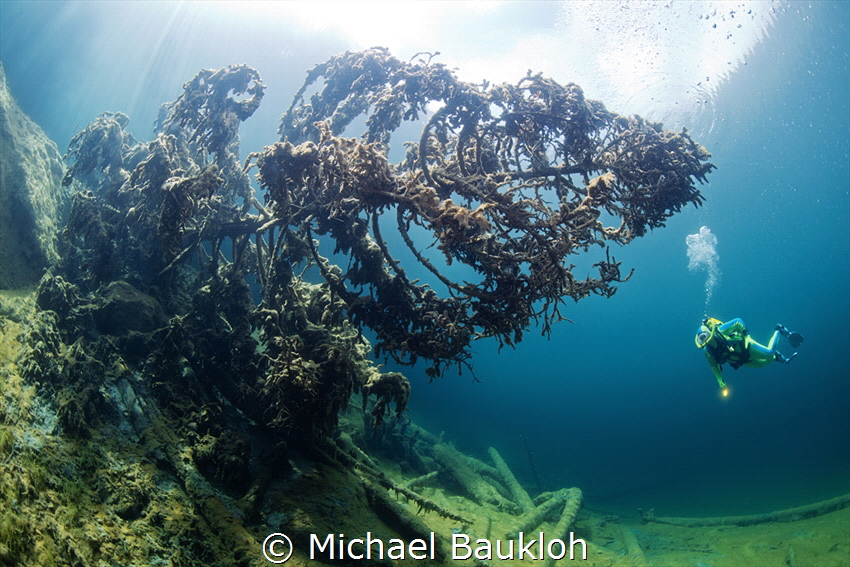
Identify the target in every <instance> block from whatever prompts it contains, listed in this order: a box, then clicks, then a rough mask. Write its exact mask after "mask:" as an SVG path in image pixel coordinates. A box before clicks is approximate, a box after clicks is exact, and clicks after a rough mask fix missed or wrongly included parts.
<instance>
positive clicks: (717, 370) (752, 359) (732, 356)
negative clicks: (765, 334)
mask: <svg viewBox="0 0 850 567" xmlns="http://www.w3.org/2000/svg"><path fill="white" fill-rule="evenodd" d="M779 335H780V332H779V329H777V330H776V331H774V333H773V336H772V337H770V342H768V343H767V346H764V345H762V344H760V343H757V342H756V341H754V340H753V339H752V337H750V333H749V331H747V326H746V325H745V324H744V321H742V320H741V319H740V318H737V319H732V320H731V321H727V322H725V323H723V324H721V325H718V327H717V330H716V332H715V334H714V337H713V338H712V339H711V340H710V341H709V342H708V344H706V345H705V356H706V358H708V364H709V365H710V366H711V370H712V372H714V377H715V378H716V379H717V383H718V384H720V387H721V388H725V387H726V382H724V381H723V375H722V365H723V364H725V363H728V364H729V365H730V366H731V367H732V368H734V369H736V370H737V369H738V368H740V367H741V366H753V367H756V368H758V367H761V366H766V365H768V364H770V363H771V362H773V361H775V360H781V361H783V362H786V361H787V360H788V359H786V358H785V357H784V356H782V355H781V354H779V353H777V352H776V341H777V340H778V339H779Z"/></svg>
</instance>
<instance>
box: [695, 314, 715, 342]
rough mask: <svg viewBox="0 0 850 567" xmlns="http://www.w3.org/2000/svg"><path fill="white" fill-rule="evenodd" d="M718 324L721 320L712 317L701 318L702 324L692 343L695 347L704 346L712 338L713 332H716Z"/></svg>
mask: <svg viewBox="0 0 850 567" xmlns="http://www.w3.org/2000/svg"><path fill="white" fill-rule="evenodd" d="M720 324H721V321H720V320H719V319H714V318H713V317H712V318H706V319H703V321H702V325H700V327H699V332H698V333H697V335H696V336H695V337H694V343H695V344H696V345H697V348H705V345H707V344H708V343H709V342H710V341H711V339H713V338H714V333H715V332H717V327H719V326H720Z"/></svg>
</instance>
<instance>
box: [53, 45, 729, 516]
mask: <svg viewBox="0 0 850 567" xmlns="http://www.w3.org/2000/svg"><path fill="white" fill-rule="evenodd" d="M314 85H320V87H316V90H317V91H318V92H316V93H315V94H314V95H312V96H311V97H309V98H307V91H308V89H310V88H311V87H314ZM264 88H265V86H264V84H263V82H262V81H261V79H260V76H259V73H258V72H257V71H256V70H254V69H252V68H250V67H248V66H246V65H232V66H229V67H226V68H223V69H219V70H202V71H201V72H199V73H198V75H197V76H195V78H193V79H192V80H191V81H189V82H187V83H186V84H185V85H184V89H183V93H182V94H181V95H180V96H179V97H178V98H177V99H176V100H174V101H173V102H171V103H168V104H166V105H164V106H163V108H162V113H161V116H160V120H159V122H158V129H157V136H156V138H155V139H154V140H153V141H151V142H149V143H138V142H137V141H136V140H135V139H134V138H133V137H132V136H130V135H129V134H128V133H127V132H126V131H125V128H126V126H127V124H128V118H127V117H126V116H124V115H123V114H120V113H106V114H104V115H102V116H101V117H100V118H98V119H97V120H96V121H95V122H94V123H93V124H91V125H90V126H89V127H87V128H86V129H85V130H84V131H82V132H81V133H80V134H78V135H77V136H75V137H74V139H73V140H72V142H71V145H70V147H69V149H68V154H67V156H66V158H67V160H68V163H69V168H68V173H67V175H66V177H65V179H64V181H63V182H64V183H65V184H67V185H73V187H74V188H75V189H77V192H76V194H75V198H74V204H73V207H72V210H71V213H70V219H69V222H68V226H67V229H66V231H65V235H64V236H65V238H64V239H63V246H64V247H65V253H64V255H63V259H62V262H60V265H59V266H58V267H57V269H56V273H55V275H56V277H57V278H58V277H61V278H63V280H64V281H66V282H70V283H72V284H73V285H74V286H76V288H75V289H78V291H79V296H80V297H79V298H77V299H74V301H70V300H66V301H64V302H59V303H61V304H55V303H56V301H52V300H51V297H46V296H45V297H44V298H41V300H43V302H44V303H45V305H49V306H51V307H53V308H54V309H53V310H55V311H57V313H60V312H67V313H68V314H69V317H66V318H65V319H66V320H65V321H63V323H62V325H61V326H62V327H63V332H65V333H66V335H67V338H68V339H69V340H71V339H73V340H76V338H78V337H81V336H87V335H89V334H91V330H90V329H86V328H85V327H86V324H87V323H86V321H87V319H86V315H85V313H83V312H82V311H79V310H78V309H76V305H77V304H79V305H83V304H85V303H86V302H93V303H94V304H98V305H99V304H100V303H102V302H104V301H106V300H107V299H108V298H106V297H105V296H104V294H105V293H106V290H108V289H110V288H109V286H110V285H113V283H114V282H124V284H125V287H126V288H127V289H132V290H135V291H137V292H138V293H139V294H142V295H139V297H142V296H150V297H151V298H153V299H154V300H156V302H157V303H158V304H159V305H160V306H161V310H162V313H160V314H159V315H158V317H157V318H156V321H161V322H167V324H166V323H161V324H162V328H161V329H159V330H158V331H157V332H156V333H155V334H153V335H152V336H148V337H144V338H142V339H140V338H138V337H127V339H126V340H127V345H126V348H127V349H129V350H132V354H133V357H134V358H135V359H136V360H138V361H139V362H141V361H145V364H146V368H147V370H146V371H147V372H148V373H149V374H150V375H151V376H156V380H159V382H158V383H160V384H162V386H161V388H162V389H163V390H167V391H168V392H173V393H174V394H175V395H176V394H177V393H178V392H180V391H183V390H184V389H185V388H184V387H182V386H181V387H178V386H176V385H174V384H172V383H171V378H170V377H172V376H174V375H177V376H181V377H182V378H183V379H185V380H186V381H187V382H193V381H194V380H196V378H197V380H198V381H199V382H200V383H203V384H206V383H209V382H211V383H214V384H215V385H216V387H217V388H218V389H219V390H220V392H221V393H222V395H223V396H224V397H226V398H227V399H228V400H229V401H230V403H232V404H233V405H235V406H236V407H238V408H239V409H240V410H241V411H243V412H245V413H246V414H247V415H249V416H251V418H252V419H254V420H256V421H257V422H261V423H264V424H265V425H267V426H269V427H271V428H273V429H275V430H277V431H279V432H281V433H283V434H284V436H285V437H286V438H287V439H289V440H311V439H314V438H316V437H322V436H323V435H325V434H327V433H329V432H331V431H332V430H333V429H334V428H335V427H336V425H337V416H338V414H339V412H340V411H341V409H342V408H344V407H346V405H347V403H348V401H349V399H350V397H351V395H353V394H354V393H358V392H359V393H362V394H363V395H364V396H365V397H366V398H367V399H368V398H373V399H377V401H376V403H374V404H373V405H372V407H371V413H372V416H373V421H374V423H376V424H380V423H381V421H382V420H383V419H384V417H385V416H387V415H390V414H391V413H395V414H396V415H400V414H401V413H402V412H403V411H404V409H405V407H406V404H407V399H408V397H409V393H410V387H409V383H408V381H407V379H406V378H405V377H404V376H403V375H401V374H395V373H389V374H381V373H379V372H378V371H377V369H376V368H375V367H374V365H372V363H371V362H370V361H369V360H368V355H369V346H368V344H367V343H366V342H365V341H364V340H363V338H362V334H361V333H360V332H359V331H362V330H363V328H364V327H365V328H366V329H370V330H372V331H374V333H375V336H376V338H377V341H376V343H375V353H376V354H377V355H378V356H386V357H392V358H393V359H394V360H396V361H397V362H399V363H402V364H413V363H415V362H416V361H417V360H419V359H425V360H427V361H428V362H429V365H430V366H429V368H428V369H427V372H428V374H429V375H430V376H431V377H434V376H437V375H439V374H441V373H442V372H443V370H445V368H446V367H447V366H449V365H456V366H457V367H458V368H459V369H462V368H463V367H464V366H469V359H470V357H471V344H472V341H473V340H474V339H477V338H482V337H493V338H495V339H496V340H497V341H499V343H500V345H514V344H516V343H517V342H519V341H520V340H521V339H522V336H523V333H524V332H525V331H526V330H527V329H528V328H529V327H530V326H531V325H532V324H534V323H539V324H540V325H541V327H542V330H543V332H544V334H548V333H549V332H550V331H551V325H552V323H554V322H555V321H558V320H560V319H562V318H563V317H562V315H561V312H560V308H561V306H562V303H563V301H564V300H565V299H566V298H568V297H569V298H572V299H574V300H576V301H578V300H579V299H582V298H584V297H587V296H588V295H590V294H600V295H603V296H606V297H610V296H611V295H613V294H614V292H615V291H616V289H617V288H616V285H617V284H618V283H619V282H622V281H625V280H627V279H628V277H629V275H630V274H629V273H622V272H621V268H620V263H619V262H617V261H616V260H615V259H614V258H613V257H612V256H611V255H610V254H609V250H608V248H607V246H608V245H609V244H610V243H612V242H613V243H616V244H627V243H628V242H630V241H631V240H632V239H633V238H635V237H638V236H642V235H644V234H645V233H646V232H647V230H648V229H652V228H656V227H660V226H663V225H664V223H665V221H666V219H667V218H669V217H670V216H671V215H672V214H674V213H676V212H677V211H680V210H681V209H682V207H684V206H686V205H688V204H689V203H691V204H694V205H699V204H700V203H701V202H702V195H701V194H700V192H699V191H698V190H697V189H696V187H695V183H696V182H697V181H700V182H702V181H704V180H705V176H706V175H707V174H708V173H709V172H710V171H711V169H712V168H713V167H714V166H713V165H711V164H710V163H708V161H707V159H708V158H709V157H710V156H709V153H708V152H707V151H706V150H705V149H704V148H703V147H702V146H700V145H699V144H697V143H695V142H694V141H693V140H691V138H690V137H689V136H688V134H687V132H685V131H683V132H681V133H675V132H670V131H665V130H662V128H661V126H660V125H659V124H653V123H650V122H647V121H645V120H643V119H641V118H639V117H623V116H619V115H617V114H614V113H612V112H609V111H607V110H606V109H605V107H604V106H603V105H602V104H601V103H599V102H595V101H590V100H587V99H585V98H584V94H583V92H582V91H581V89H580V88H579V87H578V86H577V85H574V84H568V85H560V84H558V83H556V82H554V81H552V80H551V79H546V78H543V77H542V76H540V75H531V74H529V75H528V76H526V77H523V78H521V79H520V80H519V81H518V82H517V83H515V84H502V85H489V84H483V85H478V84H472V83H467V82H463V81H460V80H458V79H457V77H456V76H455V75H454V73H453V72H452V71H450V70H449V69H447V68H446V67H445V66H443V65H440V64H432V63H431V62H430V60H428V61H424V60H421V61H417V62H407V63H406V62H403V61H400V60H398V59H396V58H394V57H393V56H391V55H390V54H389V53H388V52H387V51H386V50H383V49H370V50H367V51H363V52H358V53H345V54H342V55H338V56H335V57H333V58H331V59H330V60H328V61H327V62H325V63H323V64H321V65H318V66H316V67H315V68H314V69H313V70H312V71H310V72H309V73H308V75H307V80H306V81H305V84H304V87H303V88H302V89H301V90H300V91H299V92H298V93H297V94H296V96H295V98H294V100H293V103H292V105H291V107H290V108H289V109H288V110H287V112H286V113H285V114H284V116H283V118H282V120H281V130H280V131H281V135H282V139H281V141H280V142H278V143H276V144H274V145H272V146H269V147H266V148H265V149H264V150H263V151H262V152H258V153H254V154H251V155H250V156H249V157H248V159H247V160H246V163H245V166H244V167H243V166H242V164H241V163H240V161H239V158H238V155H239V135H238V131H239V125H240V123H241V122H242V121H244V120H245V119H247V118H248V117H250V116H251V114H252V113H253V112H254V111H255V110H256V109H257V107H258V106H259V104H260V102H261V100H262V97H263V92H264ZM364 114H365V115H366V132H365V133H364V134H363V136H362V137H361V138H360V139H354V138H346V137H342V134H343V133H344V131H345V128H346V126H348V125H350V124H351V123H352V121H353V120H355V119H357V118H358V117H359V116H361V115H364ZM420 118H422V119H424V122H423V123H422V124H423V127H422V131H421V134H420V135H419V136H418V140H416V141H412V142H410V143H409V144H408V146H407V155H406V158H405V159H404V160H403V161H402V162H401V163H400V164H398V165H393V164H391V163H390V162H389V161H388V157H387V153H388V147H387V144H388V143H389V141H390V139H391V136H392V134H393V132H394V131H396V130H397V128H398V127H399V126H400V124H401V123H402V122H403V121H405V120H418V119H420ZM253 167H256V175H257V178H258V180H259V183H260V186H261V190H262V191H261V193H262V196H261V198H258V197H255V195H254V192H253V190H251V187H250V183H249V175H248V174H249V170H251V169H252V168H253ZM261 201H262V202H261ZM603 219H604V220H605V222H606V223H607V222H609V221H610V222H613V223H614V224H615V226H613V227H607V226H606V225H605V224H603ZM331 241H332V242H333V245H334V253H337V254H341V255H342V256H343V257H344V262H342V263H341V266H337V265H333V264H331V263H330V262H329V261H328V259H327V256H329V255H330V254H329V253H328V252H329V251H328V252H325V250H324V248H323V247H324V246H326V245H327V244H328V242H331ZM597 247H598V248H597ZM399 248H401V250H399ZM404 248H407V250H404ZM592 251H595V252H596V254H597V258H595V259H593V260H591V263H593V261H595V264H593V266H594V268H595V274H594V275H593V276H590V277H586V278H585V279H578V278H577V277H576V276H575V275H574V273H573V268H574V265H573V264H571V263H570V259H571V256H573V255H577V254H582V253H591V252H592ZM457 264H461V265H463V266H465V267H468V268H470V269H471V270H466V274H467V275H465V276H464V278H466V279H461V278H459V277H457V276H456V275H453V272H452V271H450V269H448V268H447V267H448V266H449V265H457ZM309 268H316V269H317V271H318V272H319V273H320V274H321V276H322V277H323V279H324V281H323V283H322V284H321V285H311V284H307V283H306V282H305V280H304V274H305V273H307V270H308V269H309ZM417 270H418V271H419V272H420V273H421V272H425V273H428V272H430V274H431V275H432V276H433V277H432V283H433V284H434V285H435V286H437V284H439V287H438V288H437V287H434V288H432V287H430V286H429V285H426V284H424V283H419V282H418V280H416V279H414V278H413V274H414V272H415V271H417ZM452 270H453V267H452ZM312 273H313V272H311V274H312ZM454 274H456V272H454ZM57 281H58V280H57ZM249 282H251V283H253V282H256V285H254V286H253V288H252V285H250V283H249ZM127 286H129V287H127ZM257 287H258V288H259V289H256V288H257ZM45 289H50V287H46V288H45ZM52 299H57V298H56V297H53V298H52ZM74 302H76V303H74ZM78 311H79V312H78ZM70 315H73V316H70ZM157 324H160V323H157ZM352 325H354V327H356V328H354V327H352ZM155 326H156V325H155ZM100 331H102V332H107V333H111V332H117V331H115V330H110V329H106V328H103V329H100ZM122 348H125V347H122ZM203 390H204V389H203V388H202V387H200V386H199V391H203ZM364 402H365V400H364ZM204 403H207V402H206V401H204V402H201V403H200V404H199V405H203V404H204ZM364 407H365V406H364ZM367 411H368V408H367ZM490 500H496V499H495V498H490ZM524 507H526V508H528V502H525V503H524Z"/></svg>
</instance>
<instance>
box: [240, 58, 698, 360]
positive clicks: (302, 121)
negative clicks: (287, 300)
mask: <svg viewBox="0 0 850 567" xmlns="http://www.w3.org/2000/svg"><path fill="white" fill-rule="evenodd" d="M320 79H321V80H322V87H321V89H320V90H318V92H316V94H314V95H313V96H312V97H311V98H310V99H309V100H307V99H305V98H304V97H305V93H306V92H307V90H308V88H309V87H311V85H312V84H313V83H316V82H317V81H319V80H320ZM428 110H431V112H430V113H429V112H428ZM361 114H365V115H367V116H368V119H367V120H366V126H367V128H366V131H365V132H364V133H363V135H362V136H361V137H360V138H359V139H351V138H343V137H341V133H342V132H343V130H344V129H345V128H346V126H348V125H349V124H351V122H352V121H353V120H354V119H355V118H356V117H357V116H359V115H361ZM426 117H427V119H425V118H426ZM420 118H422V119H423V120H424V127H423V128H422V132H421V136H420V137H419V139H418V140H413V141H409V142H406V145H407V156H406V159H405V160H404V161H403V162H402V163H400V164H398V165H396V166H393V165H391V164H390V163H388V161H387V146H386V144H387V143H388V142H389V141H390V137H391V135H392V133H393V131H394V130H396V129H397V128H398V127H399V126H400V124H401V122H402V121H403V120H416V119H420ZM280 134H281V137H282V140H281V142H279V143H277V144H275V145H273V146H270V147H267V148H266V149H265V150H263V151H262V152H260V153H257V154H252V155H251V157H250V158H249V161H251V162H255V163H256V165H257V168H258V179H259V181H260V183H261V185H262V187H263V189H264V191H265V199H266V203H265V205H266V207H267V208H266V210H267V212H268V213H269V215H271V217H272V221H271V222H270V223H269V224H267V225H266V226H267V227H274V226H277V227H280V230H281V231H282V232H283V233H284V234H285V235H286V239H287V240H288V242H292V241H293V240H298V241H299V244H298V245H297V247H296V248H297V249H298V250H299V255H304V256H306V259H307V260H308V261H309V260H312V261H314V262H316V263H317V265H319V266H320V267H322V274H323V276H324V278H325V280H326V281H327V282H328V284H329V285H330V287H331V289H332V290H333V292H334V293H335V294H336V295H337V296H338V297H339V298H341V300H342V302H343V304H344V308H345V311H346V312H347V313H348V315H349V317H350V318H351V320H352V321H354V322H355V323H356V324H357V325H364V326H366V327H369V328H371V329H373V330H374V331H375V332H376V333H377V336H378V344H377V345H376V351H377V353H378V354H382V353H385V354H388V355H390V356H392V357H393V358H394V359H395V360H396V361H398V362H400V363H414V362H415V361H416V360H417V359H418V358H425V359H427V360H428V361H429V363H430V364H431V367H430V369H429V373H430V375H432V376H434V375H438V374H439V373H440V371H441V370H442V369H443V368H444V367H445V365H447V364H451V363H466V362H467V360H468V359H469V356H470V350H469V349H470V342H471V341H472V340H473V339H476V338H480V337H495V338H496V339H497V340H498V341H499V342H500V344H502V345H504V344H508V345H513V344H515V343H517V342H519V341H520V340H521V338H522V333H523V331H525V330H526V329H528V328H529V326H531V325H532V324H533V323H535V322H539V323H541V324H542V326H543V330H544V333H548V332H549V330H550V325H551V323H552V322H554V321H557V320H559V319H561V318H562V316H561V313H560V311H559V308H560V306H561V304H562V301H563V300H564V299H565V298H567V297H569V298H572V299H574V300H575V301H578V300H579V299H582V298H584V297H587V296H588V295H590V294H599V295H603V296H605V297H610V296H611V295H613V294H614V292H615V291H616V284H617V283H619V282H622V281H625V280H626V279H628V277H629V275H630V274H625V275H624V274H622V273H621V269H620V263H619V262H617V261H616V260H615V259H613V258H612V257H611V256H610V255H609V253H608V249H607V246H608V244H609V243H616V244H621V245H624V244H628V243H629V242H630V241H631V240H632V239H633V238H635V237H639V236H643V235H644V234H645V233H646V232H647V229H652V228H657V227H660V226H664V223H665V221H666V219H667V218H669V217H670V216H671V215H672V214H674V213H676V212H678V211H680V210H681V209H682V207H684V206H685V205H687V204H689V203H693V204H694V205H699V204H700V203H701V202H702V195H701V194H700V192H699V191H698V190H697V188H696V187H695V182H696V181H700V182H703V181H705V176H706V175H707V174H708V173H709V172H710V171H711V169H712V168H713V167H714V166H713V165H712V164H710V163H708V161H707V159H708V158H709V157H710V154H709V153H708V152H707V151H706V150H705V148H703V147H702V146H700V145H699V144H697V143H696V142H694V141H693V140H692V139H691V138H690V136H688V134H687V132H686V131H684V130H683V131H682V132H681V133H676V132H671V131H668V130H663V129H662V127H661V125H660V124H654V123H650V122H647V121H645V120H643V119H641V118H640V117H637V116H632V117H625V116H619V115H617V114H615V113H613V112H610V111H608V110H606V109H605V107H604V106H603V105H602V104H601V103H599V102H596V101H592V100H587V99H585V97H584V94H583V92H582V90H581V89H580V88H579V87H578V86H577V85H575V84H567V85H560V84H558V83H556V82H555V81H553V80H551V79H547V78H544V77H542V76H540V75H531V74H530V73H529V74H528V75H527V76H525V77H522V78H520V80H519V81H517V82H516V83H515V84H501V85H489V84H487V83H485V84H482V85H477V84H471V83H467V82H463V81H460V80H459V79H457V78H456V77H455V75H454V74H453V73H452V72H451V71H449V70H448V69H447V68H446V67H445V66H443V65H440V64H433V63H431V62H430V59H429V60H428V61H427V62H426V61H424V60H420V61H418V62H415V63H414V62H411V63H405V62H402V61H400V60H398V59H396V58H395V57H393V56H392V55H390V54H389V53H388V52H387V51H386V50H383V49H371V50H368V51H364V52H358V53H345V54H342V55H338V56H336V57H333V58H331V59H330V60H328V61H327V62H325V63H323V64H321V65H317V66H316V67H315V68H314V69H313V70H311V71H310V72H309V73H308V75H307V80H306V82H305V84H304V86H303V87H302V89H301V90H300V91H299V92H298V94H297V95H296V96H295V99H294V100H293V103H292V106H291V107H290V108H289V110H288V111H287V112H286V113H285V114H284V116H283V118H282V121H281V128H280ZM381 217H389V218H390V219H392V222H384V223H383V225H382V223H381V222H379V218H381ZM603 218H605V219H613V220H614V221H616V222H615V224H616V226H605V224H604V223H603V222H602V220H601V219H603ZM387 225H390V226H392V227H393V229H394V231H397V232H398V233H399V237H400V240H401V241H402V242H404V244H405V245H406V246H407V247H408V248H409V249H410V252H411V253H412V255H413V257H415V258H416V259H417V260H418V262H419V263H420V264H421V265H422V266H423V267H424V268H425V269H427V270H428V271H430V272H431V274H432V275H433V277H434V278H436V280H435V281H437V280H438V281H439V282H440V283H441V284H442V285H443V286H445V288H446V289H447V290H448V293H446V294H443V295H439V294H437V293H436V292H435V291H434V289H433V288H432V287H429V286H427V285H419V284H417V283H414V282H413V281H411V279H410V278H409V277H408V275H407V271H410V267H409V266H405V265H402V263H401V262H400V261H398V260H397V258H396V257H395V256H394V255H393V254H392V253H391V252H390V250H389V246H388V244H387V241H388V240H389V238H390V237H389V236H388V235H384V234H382V233H381V227H382V226H387ZM413 227H419V228H422V229H425V230H426V231H427V232H428V233H430V235H431V241H425V242H416V241H415V240H414V238H413V237H412V236H411V230H412V228H413ZM313 235H320V236H323V237H330V238H331V239H333V241H334V243H335V245H336V251H341V252H343V253H345V254H347V255H348V256H349V257H350V260H351V262H350V265H349V267H348V269H347V271H345V272H341V271H339V270H334V269H331V268H330V267H327V266H325V264H324V263H323V261H322V260H321V258H320V257H319V256H318V253H317V251H316V249H315V247H314V245H313V242H314V238H313ZM396 240H399V239H396ZM432 245H434V246H436V249H438V250H439V251H440V252H441V257H439V258H429V257H428V256H427V255H426V254H425V250H426V249H427V248H428V247H429V246H432ZM593 247H602V248H604V252H601V253H600V252H597V255H598V262H596V263H595V264H594V268H596V270H597V275H596V276H594V277H587V278H585V279H579V278H577V277H576V276H575V275H574V274H573V272H572V268H573V265H572V264H570V263H569V259H570V257H571V256H572V255H574V254H579V253H592V252H591V248H593ZM298 259H299V260H300V258H298ZM274 262H275V258H274V257H272V258H269V259H268V263H269V265H270V266H272V265H274ZM453 263H462V264H465V265H467V266H469V267H470V268H472V269H473V270H474V272H475V274H476V275H477V279H476V280H475V281H465V280H464V281H454V280H452V279H451V278H450V277H447V276H446V275H445V274H444V272H445V270H444V269H441V265H451V264H453ZM406 270H407V271H406Z"/></svg>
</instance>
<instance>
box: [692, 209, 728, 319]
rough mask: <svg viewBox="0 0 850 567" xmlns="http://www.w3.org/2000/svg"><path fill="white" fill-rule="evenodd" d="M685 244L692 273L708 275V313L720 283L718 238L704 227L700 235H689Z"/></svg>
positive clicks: (706, 281)
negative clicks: (715, 290) (702, 272)
mask: <svg viewBox="0 0 850 567" xmlns="http://www.w3.org/2000/svg"><path fill="white" fill-rule="evenodd" d="M685 242H686V243H687V245H688V269H689V270H690V271H692V272H698V271H705V272H706V273H707V274H708V276H707V277H706V280H705V311H706V313H708V304H709V302H710V301H711V296H712V294H713V293H714V289H715V288H716V287H717V284H718V283H719V282H720V268H719V267H718V264H719V262H720V256H719V255H718V254H717V237H716V236H715V235H713V234H712V233H711V229H709V228H708V227H707V226H704V227H702V228H700V229H699V233H698V234H689V235H688V237H687V238H686V239H685Z"/></svg>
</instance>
